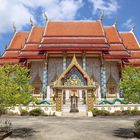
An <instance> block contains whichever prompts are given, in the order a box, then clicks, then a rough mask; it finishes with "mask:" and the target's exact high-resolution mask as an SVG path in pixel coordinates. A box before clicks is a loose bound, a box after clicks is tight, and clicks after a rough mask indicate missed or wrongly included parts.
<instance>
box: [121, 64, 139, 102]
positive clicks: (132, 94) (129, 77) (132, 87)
mask: <svg viewBox="0 0 140 140" xmlns="http://www.w3.org/2000/svg"><path fill="white" fill-rule="evenodd" d="M120 88H121V90H122V92H123V95H124V100H125V101H127V102H132V103H138V102H140V67H133V66H126V67H125V68H124V70H123V72H122V78H121V82H120Z"/></svg>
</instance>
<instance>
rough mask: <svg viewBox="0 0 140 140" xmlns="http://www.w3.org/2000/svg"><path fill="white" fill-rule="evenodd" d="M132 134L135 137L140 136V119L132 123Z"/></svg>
mask: <svg viewBox="0 0 140 140" xmlns="http://www.w3.org/2000/svg"><path fill="white" fill-rule="evenodd" d="M134 134H135V136H136V137H137V138H140V120H137V121H136V122H135V123H134Z"/></svg>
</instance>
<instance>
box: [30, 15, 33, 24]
mask: <svg viewBox="0 0 140 140" xmlns="http://www.w3.org/2000/svg"><path fill="white" fill-rule="evenodd" d="M30 23H31V26H34V22H33V20H32V17H30Z"/></svg>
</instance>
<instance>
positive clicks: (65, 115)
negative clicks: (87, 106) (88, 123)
mask: <svg viewBox="0 0 140 140" xmlns="http://www.w3.org/2000/svg"><path fill="white" fill-rule="evenodd" d="M62 116H63V117H86V116H87V113H86V112H78V113H68V112H65V113H64V112H63V114H62Z"/></svg>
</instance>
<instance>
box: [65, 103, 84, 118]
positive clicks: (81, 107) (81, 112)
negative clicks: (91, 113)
mask: <svg viewBox="0 0 140 140" xmlns="http://www.w3.org/2000/svg"><path fill="white" fill-rule="evenodd" d="M70 106H71V103H70V101H66V104H63V108H62V116H64V117H81V116H87V105H86V104H83V101H78V110H79V112H75V113H71V112H70Z"/></svg>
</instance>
